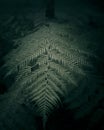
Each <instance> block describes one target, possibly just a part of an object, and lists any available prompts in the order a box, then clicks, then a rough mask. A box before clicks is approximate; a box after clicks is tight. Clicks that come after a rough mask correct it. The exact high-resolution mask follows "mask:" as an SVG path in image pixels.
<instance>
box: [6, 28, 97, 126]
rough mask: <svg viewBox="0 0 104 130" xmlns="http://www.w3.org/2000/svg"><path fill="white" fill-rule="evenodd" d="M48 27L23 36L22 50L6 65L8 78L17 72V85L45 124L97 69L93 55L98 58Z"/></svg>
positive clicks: (15, 84)
mask: <svg viewBox="0 0 104 130" xmlns="http://www.w3.org/2000/svg"><path fill="white" fill-rule="evenodd" d="M46 30H47V28H46V27H44V28H43V29H42V30H40V31H38V32H36V33H35V35H34V34H31V35H30V37H26V39H25V38H24V39H22V41H21V42H23V45H21V46H20V48H21V49H20V50H19V49H18V50H17V52H15V51H14V52H12V53H11V54H10V55H9V56H7V57H6V60H7V62H6V65H5V67H7V68H8V72H7V73H6V75H5V78H7V77H9V76H10V75H12V74H13V73H14V72H15V73H16V79H15V83H14V85H13V88H14V89H15V88H16V89H18V88H19V89H20V88H21V91H23V95H24V98H25V99H27V100H26V102H25V103H26V104H27V105H30V104H32V108H33V109H34V111H37V113H38V114H39V115H40V116H42V118H43V124H44V125H45V124H46V121H47V118H48V116H49V115H50V113H51V112H52V111H54V109H56V108H57V107H59V106H60V105H62V99H63V98H64V97H65V96H66V95H67V93H68V92H70V91H71V90H73V89H75V88H76V87H78V83H79V81H80V80H82V79H83V77H84V76H86V77H87V76H88V73H87V72H88V71H87V70H89V69H92V68H93V64H91V63H92V62H91V59H90V58H92V57H93V58H94V57H95V55H93V54H90V53H88V52H86V51H82V50H80V49H77V48H76V47H74V46H73V47H72V46H70V44H69V43H67V42H66V41H64V42H63V38H62V37H60V36H56V34H54V32H53V33H52V32H50V30H48V31H46ZM50 33H51V34H52V36H54V39H53V38H52V37H51V34H50ZM34 39H35V40H34ZM10 57H12V58H11V59H10ZM95 58H96V57H95Z"/></svg>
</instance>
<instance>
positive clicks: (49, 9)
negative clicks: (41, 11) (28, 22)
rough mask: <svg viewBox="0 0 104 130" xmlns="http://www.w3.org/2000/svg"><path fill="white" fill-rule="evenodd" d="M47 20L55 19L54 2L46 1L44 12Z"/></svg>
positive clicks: (51, 0)
mask: <svg viewBox="0 0 104 130" xmlns="http://www.w3.org/2000/svg"><path fill="white" fill-rule="evenodd" d="M45 15H46V17H47V18H54V17H55V0H46V12H45Z"/></svg>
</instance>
